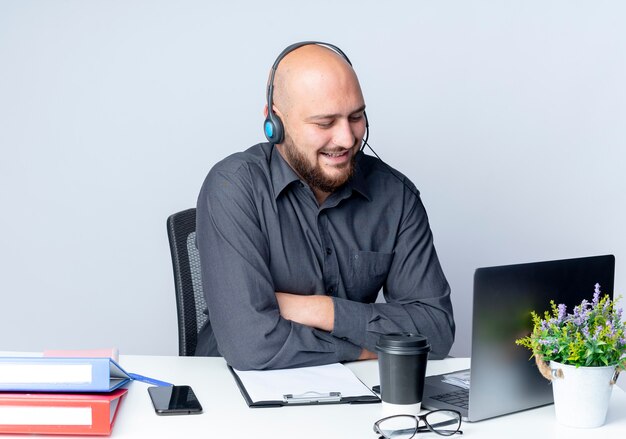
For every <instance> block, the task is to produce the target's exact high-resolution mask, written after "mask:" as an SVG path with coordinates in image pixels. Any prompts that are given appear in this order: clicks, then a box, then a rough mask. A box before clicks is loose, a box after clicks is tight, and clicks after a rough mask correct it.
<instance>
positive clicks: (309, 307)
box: [276, 292, 335, 332]
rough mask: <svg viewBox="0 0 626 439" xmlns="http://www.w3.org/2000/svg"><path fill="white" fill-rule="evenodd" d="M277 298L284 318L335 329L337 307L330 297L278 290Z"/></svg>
mask: <svg viewBox="0 0 626 439" xmlns="http://www.w3.org/2000/svg"><path fill="white" fill-rule="evenodd" d="M276 300H277V301H278V307H279V309H280V315H281V316H282V317H283V318H285V319H287V320H291V321H294V322H297V323H301V324H303V325H306V326H311V327H312V328H317V329H321V330H323V331H327V332H331V331H332V330H333V328H334V325H335V307H334V305H333V300H332V299H331V298H330V297H328V296H301V295H299V294H290V293H281V292H276Z"/></svg>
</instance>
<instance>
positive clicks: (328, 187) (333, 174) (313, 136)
mask: <svg viewBox="0 0 626 439" xmlns="http://www.w3.org/2000/svg"><path fill="white" fill-rule="evenodd" d="M304 76H305V77H303V78H298V80H296V81H293V84H292V86H291V89H290V90H289V92H290V95H289V105H287V106H286V111H284V112H283V113H280V111H277V112H278V113H279V116H280V117H281V119H282V121H283V124H284V127H285V140H284V142H283V143H282V144H280V145H278V148H279V151H281V152H282V154H283V157H284V158H285V159H286V160H287V162H288V163H289V164H290V165H291V167H292V168H293V169H294V170H295V171H296V173H297V174H298V175H299V176H300V177H301V178H302V179H303V180H305V181H306V182H307V183H308V184H309V185H310V186H311V187H312V188H313V189H316V190H318V191H321V192H324V193H332V192H334V191H335V190H336V189H337V188H339V187H340V186H341V185H343V184H344V183H345V182H346V181H347V180H348V179H349V178H350V177H351V175H352V173H353V171H354V160H355V157H356V153H357V152H358V150H359V148H360V145H361V141H362V139H363V136H364V134H365V117H364V111H365V103H364V100H363V96H362V94H361V88H360V86H359V83H358V81H357V79H356V76H355V75H354V74H353V73H352V72H351V71H348V70H347V69H346V71H345V72H339V73H337V74H336V76H333V77H329V76H328V75H317V74H315V73H313V74H310V75H304Z"/></svg>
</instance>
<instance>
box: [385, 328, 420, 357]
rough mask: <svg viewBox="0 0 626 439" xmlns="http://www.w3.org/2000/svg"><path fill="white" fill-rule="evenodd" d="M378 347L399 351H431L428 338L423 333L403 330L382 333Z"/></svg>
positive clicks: (389, 350)
mask: <svg viewBox="0 0 626 439" xmlns="http://www.w3.org/2000/svg"><path fill="white" fill-rule="evenodd" d="M376 349H377V350H384V351H386V352H394V351H395V352H398V353H400V352H405V351H415V352H424V351H426V352H428V351H430V344H428V338H426V337H425V336H423V335H421V334H414V333H411V332H401V333H395V334H385V335H381V336H380V338H379V339H378V342H377V343H376ZM407 353H408V352H407Z"/></svg>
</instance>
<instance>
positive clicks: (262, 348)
mask: <svg viewBox="0 0 626 439" xmlns="http://www.w3.org/2000/svg"><path fill="white" fill-rule="evenodd" d="M265 201H268V200H265ZM261 202H263V201H261ZM196 221H197V243H198V249H199V252H200V261H201V264H202V284H203V290H204V295H205V298H206V302H207V306H208V310H209V319H210V321H211V325H212V327H213V331H214V334H215V338H216V340H217V344H218V346H219V350H220V353H221V354H222V355H223V356H224V358H225V359H226V361H227V362H228V363H229V364H230V365H231V366H233V367H234V368H236V369H240V370H248V369H276V368H286V367H302V366H313V365H319V364H327V363H333V362H338V361H351V360H355V359H357V358H358V356H359V354H360V352H361V348H360V347H359V346H357V345H355V344H353V343H351V342H349V341H345V340H342V339H340V338H337V337H334V336H333V335H331V334H329V333H327V332H324V331H320V330H317V329H313V328H310V327H308V326H305V325H301V324H299V323H295V322H292V321H290V320H286V319H283V318H282V317H281V316H280V312H279V307H278V302H277V300H276V295H275V289H274V283H273V281H272V276H271V273H270V269H269V258H270V254H269V245H268V241H267V240H268V238H267V236H266V235H265V234H264V233H263V232H262V229H261V226H260V224H261V221H262V218H260V216H259V213H258V209H257V208H256V205H255V199H254V191H253V186H252V178H250V173H249V170H248V169H247V168H246V166H244V165H242V166H241V167H240V168H239V169H237V170H236V171H233V172H230V170H229V171H224V170H219V169H216V168H214V169H213V170H211V172H210V173H209V175H208V177H207V179H206V180H205V182H204V185H203V187H202V190H201V192H200V196H199V199H198V206H197V220H196Z"/></svg>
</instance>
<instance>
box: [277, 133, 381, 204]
mask: <svg viewBox="0 0 626 439" xmlns="http://www.w3.org/2000/svg"><path fill="white" fill-rule="evenodd" d="M362 157H363V152H360V151H359V152H358V156H357V158H356V163H355V167H354V174H353V175H352V178H351V179H350V180H349V181H348V182H346V184H345V185H344V186H343V187H342V188H341V189H339V192H340V193H342V194H347V195H349V194H350V193H352V192H353V191H356V192H358V193H360V194H361V195H363V196H364V197H365V198H367V199H368V200H371V199H372V198H371V191H370V188H369V186H368V184H367V180H366V178H365V175H364V174H365V173H364V170H363V167H362V165H361V158H362ZM270 170H271V172H272V186H273V187H274V199H276V198H278V196H279V195H280V194H281V193H282V192H283V191H284V190H285V188H286V187H287V186H289V185H290V184H291V183H293V182H295V181H300V178H299V177H298V174H296V172H295V171H294V170H293V169H292V168H291V166H289V164H288V163H287V161H285V159H284V158H283V156H282V155H281V154H280V152H278V148H276V146H275V145H272V152H271V163H270Z"/></svg>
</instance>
